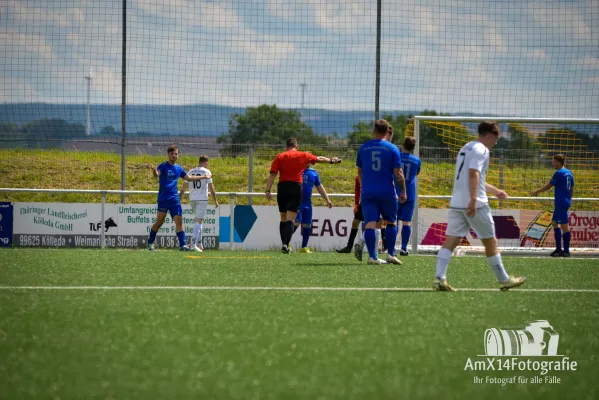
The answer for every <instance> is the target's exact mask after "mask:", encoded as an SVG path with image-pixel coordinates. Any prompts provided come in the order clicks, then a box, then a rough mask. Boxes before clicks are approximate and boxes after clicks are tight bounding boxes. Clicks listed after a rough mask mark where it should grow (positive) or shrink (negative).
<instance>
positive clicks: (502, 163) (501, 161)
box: [499, 149, 505, 208]
mask: <svg viewBox="0 0 599 400" xmlns="http://www.w3.org/2000/svg"><path fill="white" fill-rule="evenodd" d="M504 166H505V156H504V153H503V149H500V150H499V189H501V190H503V169H504ZM502 206H503V201H501V200H499V208H502Z"/></svg>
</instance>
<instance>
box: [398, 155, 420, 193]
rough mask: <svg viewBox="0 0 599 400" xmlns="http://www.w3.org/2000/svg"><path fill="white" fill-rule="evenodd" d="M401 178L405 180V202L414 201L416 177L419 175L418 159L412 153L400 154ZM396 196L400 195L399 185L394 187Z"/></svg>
mask: <svg viewBox="0 0 599 400" xmlns="http://www.w3.org/2000/svg"><path fill="white" fill-rule="evenodd" d="M401 164H402V170H403V176H404V178H405V179H406V197H407V201H414V200H416V176H417V175H418V174H419V173H420V159H419V158H418V157H416V156H415V155H414V154H412V153H401ZM395 191H396V192H397V196H399V195H400V194H401V190H400V188H399V185H395Z"/></svg>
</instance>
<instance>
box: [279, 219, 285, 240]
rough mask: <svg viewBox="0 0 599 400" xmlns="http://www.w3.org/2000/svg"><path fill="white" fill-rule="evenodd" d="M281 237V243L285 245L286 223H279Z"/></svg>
mask: <svg viewBox="0 0 599 400" xmlns="http://www.w3.org/2000/svg"><path fill="white" fill-rule="evenodd" d="M279 235H280V236H281V243H283V244H285V223H284V222H283V221H280V222H279Z"/></svg>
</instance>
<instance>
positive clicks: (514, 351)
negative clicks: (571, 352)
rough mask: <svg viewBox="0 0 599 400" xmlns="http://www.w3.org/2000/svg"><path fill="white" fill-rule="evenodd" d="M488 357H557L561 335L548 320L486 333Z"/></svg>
mask: <svg viewBox="0 0 599 400" xmlns="http://www.w3.org/2000/svg"><path fill="white" fill-rule="evenodd" d="M484 340H485V354H486V355H487V356H556V355H558V354H557V346H558V344H559V334H558V333H557V332H556V331H555V330H554V329H553V327H552V326H551V325H550V324H549V322H548V321H546V320H538V321H533V322H529V323H528V324H526V326H524V327H523V328H515V329H498V328H489V329H487V330H486V331H485V336H484Z"/></svg>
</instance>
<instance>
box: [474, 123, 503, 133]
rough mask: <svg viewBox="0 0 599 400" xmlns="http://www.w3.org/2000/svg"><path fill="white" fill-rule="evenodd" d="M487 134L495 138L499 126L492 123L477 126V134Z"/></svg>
mask: <svg viewBox="0 0 599 400" xmlns="http://www.w3.org/2000/svg"><path fill="white" fill-rule="evenodd" d="M487 133H492V134H494V135H496V136H499V124H498V123H497V122H494V121H483V122H481V123H480V125H479V126H478V134H479V135H486V134H487Z"/></svg>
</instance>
